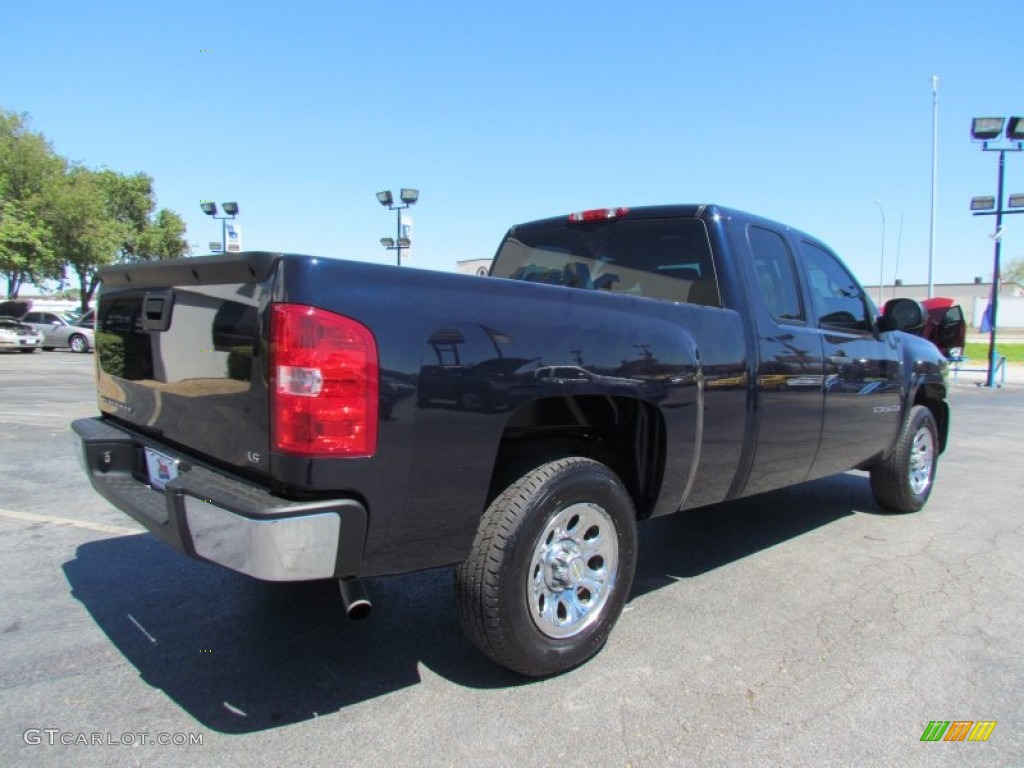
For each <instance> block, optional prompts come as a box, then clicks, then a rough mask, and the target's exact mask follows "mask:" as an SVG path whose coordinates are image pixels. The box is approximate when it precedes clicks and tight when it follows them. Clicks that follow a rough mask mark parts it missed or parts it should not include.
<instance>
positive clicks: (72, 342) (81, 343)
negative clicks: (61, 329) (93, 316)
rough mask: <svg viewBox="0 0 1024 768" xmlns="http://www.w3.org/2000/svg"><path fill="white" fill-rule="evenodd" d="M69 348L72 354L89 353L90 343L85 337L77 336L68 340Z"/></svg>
mask: <svg viewBox="0 0 1024 768" xmlns="http://www.w3.org/2000/svg"><path fill="white" fill-rule="evenodd" d="M68 346H69V347H71V351H72V352H88V351H89V342H88V341H86V339H85V336H81V335H79V334H77V333H76V334H75V335H74V336H72V337H71V338H70V339H68Z"/></svg>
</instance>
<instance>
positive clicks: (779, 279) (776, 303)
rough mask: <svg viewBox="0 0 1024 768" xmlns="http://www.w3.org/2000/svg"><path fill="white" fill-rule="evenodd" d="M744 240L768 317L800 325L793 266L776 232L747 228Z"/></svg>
mask: <svg viewBox="0 0 1024 768" xmlns="http://www.w3.org/2000/svg"><path fill="white" fill-rule="evenodd" d="M747 237H748V238H749V240H750V250H751V253H753V256H754V271H755V272H756V274H757V282H758V285H759V287H760V290H761V295H762V296H763V297H764V301H765V305H766V306H767V307H768V311H769V312H770V313H771V315H772V317H774V318H775V320H776V321H778V322H780V323H803V322H804V320H805V317H804V309H803V304H802V302H801V301H800V291H799V288H798V285H797V280H796V269H795V267H794V265H793V254H792V253H790V251H789V246H788V245H787V244H786V241H785V239H784V238H783V237H782V235H780V234H779V233H778V232H773V231H772V230H770V229H765V228H764V227H753V226H752V227H749V228H748V229H747Z"/></svg>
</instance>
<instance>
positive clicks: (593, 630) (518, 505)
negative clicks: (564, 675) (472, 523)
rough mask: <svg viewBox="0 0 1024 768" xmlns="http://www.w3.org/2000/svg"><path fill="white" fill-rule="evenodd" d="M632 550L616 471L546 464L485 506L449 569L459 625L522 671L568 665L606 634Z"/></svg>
mask: <svg viewBox="0 0 1024 768" xmlns="http://www.w3.org/2000/svg"><path fill="white" fill-rule="evenodd" d="M574 521H575V522H574ZM636 550H637V536H636V514H635V512H634V510H633V503H632V500H631V499H630V497H629V494H628V493H627V492H626V489H625V488H624V487H623V485H622V483H621V481H620V480H619V478H618V477H617V476H616V475H615V473H614V472H612V471H611V470H610V469H608V467H606V466H605V465H604V464H600V463H599V462H596V461H593V460H591V459H586V458H581V457H572V458H563V459H558V460H556V461H551V462H548V463H546V464H543V465H542V466H540V467H537V468H536V469H533V470H531V471H529V472H527V473H526V474H525V475H523V476H522V477H520V478H519V479H518V480H516V481H515V482H513V483H512V484H511V485H510V486H509V487H508V488H506V489H505V490H504V492H502V493H501V494H500V495H499V496H498V497H497V498H496V499H495V500H494V501H493V502H492V503H491V505H490V506H489V507H488V508H487V511H486V512H485V513H484V516H483V518H482V520H481V521H480V528H479V530H478V531H477V535H476V539H475V541H474V542H473V550H472V553H471V554H470V557H469V559H468V560H466V562H464V563H462V564H461V565H460V566H459V567H458V568H457V569H456V571H455V587H456V590H455V593H456V604H457V606H458V611H459V620H460V622H461V624H462V628H463V630H464V631H465V633H466V635H467V637H468V638H469V639H470V641H471V642H472V643H473V644H474V645H476V647H477V648H479V649H480V650H481V651H482V652H483V653H484V654H485V655H486V656H488V657H490V658H491V659H493V660H494V661H495V662H497V663H498V664H500V665H502V666H504V667H507V668H509V669H511V670H514V671H516V672H519V673H520V674H523V675H527V676H529V677H542V676H545V675H552V674H557V673H560V672H565V671H566V670H569V669H572V668H573V667H576V666H578V665H580V664H582V663H583V662H585V661H587V660H588V659H590V658H591V657H592V656H594V655H595V654H596V653H597V652H598V651H600V650H601V648H602V647H603V646H604V644H605V641H606V640H607V639H608V635H609V634H610V633H611V630H612V627H613V626H614V625H615V622H616V620H617V619H618V618H619V614H620V613H621V612H622V607H623V605H624V604H625V602H626V599H627V597H628V596H629V591H630V588H631V587H632V584H633V574H634V571H635V570H636ZM577 611H578V612H579V615H577V616H573V615H572V613H573V612H577Z"/></svg>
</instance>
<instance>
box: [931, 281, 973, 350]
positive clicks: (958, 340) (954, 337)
mask: <svg viewBox="0 0 1024 768" xmlns="http://www.w3.org/2000/svg"><path fill="white" fill-rule="evenodd" d="M921 304H922V306H924V308H925V311H926V312H927V313H928V322H927V323H926V324H925V327H924V331H922V333H921V335H922V336H923V337H924V338H926V339H928V340H929V341H931V342H932V343H933V344H934V345H935V346H936V347H938V348H939V349H940V350H942V354H944V355H945V356H946V357H949V358H955V357H960V356H961V355H963V352H964V340H965V339H966V338H967V323H966V321H965V320H964V311H963V310H962V309H961V308H960V305H959V304H954V303H953V299H947V298H942V297H938V296H937V297H935V298H934V299H925V300H924V301H922V302H921Z"/></svg>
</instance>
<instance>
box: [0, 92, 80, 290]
mask: <svg viewBox="0 0 1024 768" xmlns="http://www.w3.org/2000/svg"><path fill="white" fill-rule="evenodd" d="M64 169H65V161H64V159H63V158H61V157H60V156H59V155H57V154H56V153H55V152H54V151H53V148H52V147H51V146H50V143H49V142H48V141H47V140H46V138H45V137H44V136H43V135H42V134H41V133H36V132H34V131H31V130H30V129H29V127H28V117H27V116H26V115H23V114H17V113H14V112H9V111H7V110H4V109H2V108H0V273H2V274H3V276H4V277H5V278H6V280H7V295H8V296H9V297H12V298H13V297H16V296H17V295H18V291H19V290H20V289H21V287H22V285H24V284H25V283H26V282H34V283H38V282H42V281H44V280H47V279H52V278H55V277H60V275H61V269H60V263H59V262H60V259H59V257H58V255H57V254H56V252H55V251H54V249H53V248H52V233H51V232H50V230H49V222H48V219H47V217H46V216H45V215H44V207H45V200H46V196H47V194H48V191H49V190H50V188H51V187H52V185H53V184H54V183H56V182H57V181H58V180H59V179H60V178H61V176H62V174H63V173H64Z"/></svg>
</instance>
